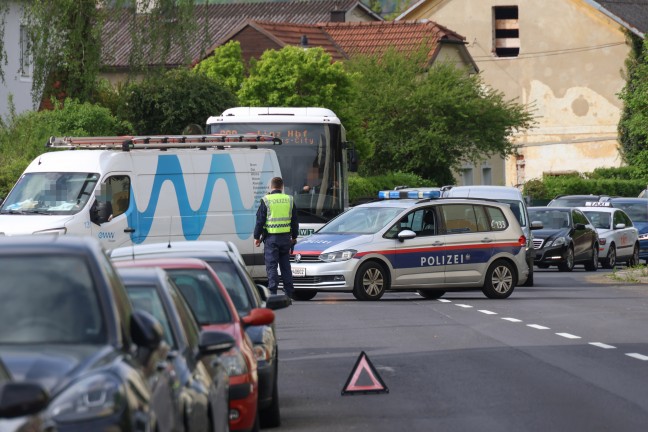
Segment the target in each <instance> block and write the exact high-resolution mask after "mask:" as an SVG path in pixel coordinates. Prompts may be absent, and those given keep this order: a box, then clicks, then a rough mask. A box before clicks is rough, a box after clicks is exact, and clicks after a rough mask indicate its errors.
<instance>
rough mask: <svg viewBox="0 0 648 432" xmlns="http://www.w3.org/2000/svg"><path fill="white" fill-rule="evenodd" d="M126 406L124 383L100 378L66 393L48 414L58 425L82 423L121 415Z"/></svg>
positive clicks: (81, 381)
mask: <svg viewBox="0 0 648 432" xmlns="http://www.w3.org/2000/svg"><path fill="white" fill-rule="evenodd" d="M125 403H126V399H125V397H124V391H123V389H122V385H121V382H120V381H119V380H118V379H117V378H116V377H115V376H113V375H110V374H98V375H92V376H90V377H87V378H84V379H82V380H80V381H78V382H76V383H74V384H72V385H71V386H70V387H68V388H67V389H66V390H64V391H63V392H62V393H61V394H60V395H59V396H57V397H56V398H55V399H54V401H53V403H52V404H51V405H50V408H49V409H48V412H49V414H50V415H51V417H52V419H54V420H56V421H60V422H73V421H82V420H89V419H93V418H101V417H107V416H110V415H112V414H114V413H117V412H119V411H121V410H122V409H123V407H124V405H125Z"/></svg>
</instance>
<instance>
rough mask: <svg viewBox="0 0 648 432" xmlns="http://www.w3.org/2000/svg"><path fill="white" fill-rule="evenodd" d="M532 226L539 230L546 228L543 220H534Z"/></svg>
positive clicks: (533, 228)
mask: <svg viewBox="0 0 648 432" xmlns="http://www.w3.org/2000/svg"><path fill="white" fill-rule="evenodd" d="M530 228H531V229H532V230H539V229H542V228H544V224H543V223H542V221H533V222H531V226H530Z"/></svg>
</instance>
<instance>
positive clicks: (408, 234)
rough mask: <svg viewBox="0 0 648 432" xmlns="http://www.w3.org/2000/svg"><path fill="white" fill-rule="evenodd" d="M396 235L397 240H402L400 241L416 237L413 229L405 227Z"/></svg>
mask: <svg viewBox="0 0 648 432" xmlns="http://www.w3.org/2000/svg"><path fill="white" fill-rule="evenodd" d="M397 237H398V240H399V241H401V242H402V241H405V240H409V239H413V238H414V237H416V233H415V232H414V231H412V230H408V229H406V230H403V231H401V232H399V233H398V236H397Z"/></svg>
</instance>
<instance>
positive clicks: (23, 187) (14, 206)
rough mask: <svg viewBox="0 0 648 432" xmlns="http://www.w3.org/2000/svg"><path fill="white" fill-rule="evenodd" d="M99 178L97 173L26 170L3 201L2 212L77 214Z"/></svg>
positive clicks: (0, 211)
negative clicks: (35, 171)
mask: <svg viewBox="0 0 648 432" xmlns="http://www.w3.org/2000/svg"><path fill="white" fill-rule="evenodd" d="M98 179H99V175H98V174H94V173H69V172H64V173H60V172H48V173H41V172H38V173H28V174H25V175H23V176H22V177H20V179H19V180H18V182H17V183H16V186H15V187H14V188H13V190H12V191H11V193H10V194H9V195H8V196H7V199H5V200H4V202H3V203H2V207H0V213H3V214H57V215H71V214H75V213H77V212H79V211H80V210H81V209H82V208H83V207H84V206H85V205H86V203H87V202H88V199H89V198H90V197H91V196H92V194H93V191H94V188H95V186H96V184H97V180H98Z"/></svg>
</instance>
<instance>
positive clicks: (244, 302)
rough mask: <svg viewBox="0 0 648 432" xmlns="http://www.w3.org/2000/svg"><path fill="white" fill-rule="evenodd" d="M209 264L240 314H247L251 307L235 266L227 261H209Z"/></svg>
mask: <svg viewBox="0 0 648 432" xmlns="http://www.w3.org/2000/svg"><path fill="white" fill-rule="evenodd" d="M209 265H210V266H211V268H212V269H214V271H215V272H216V274H217V275H218V278H219V279H220V280H221V282H222V283H223V285H224V286H225V289H226V290H227V293H228V294H229V296H230V298H231V299H232V302H234V306H236V310H237V311H238V313H239V314H240V315H247V314H249V313H250V310H251V309H252V304H251V303H250V298H249V297H248V294H247V289H246V288H245V285H244V283H245V282H244V281H243V280H242V279H241V276H240V274H239V273H238V272H237V271H236V267H235V266H234V264H232V263H228V262H214V261H212V262H210V263H209Z"/></svg>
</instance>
